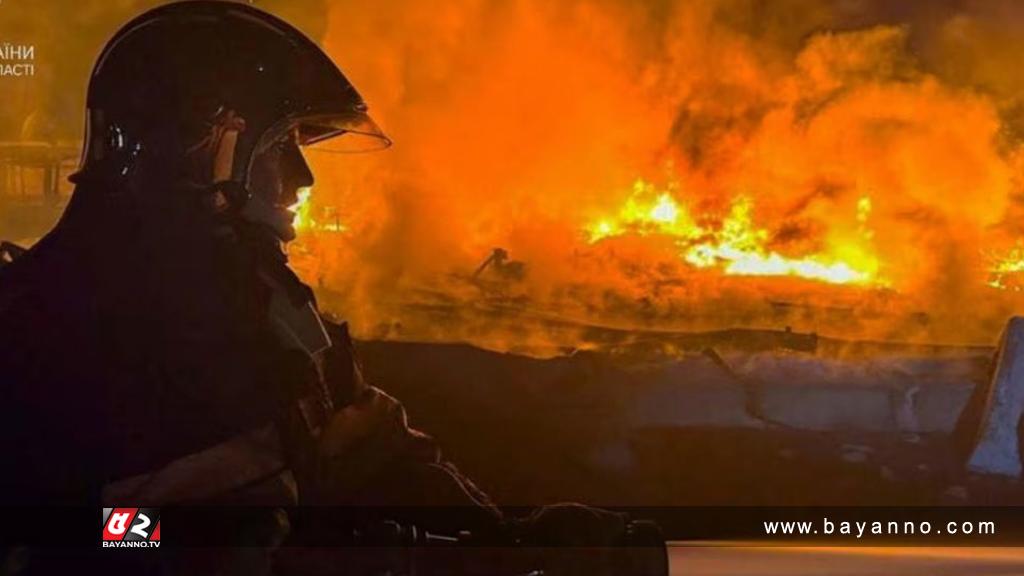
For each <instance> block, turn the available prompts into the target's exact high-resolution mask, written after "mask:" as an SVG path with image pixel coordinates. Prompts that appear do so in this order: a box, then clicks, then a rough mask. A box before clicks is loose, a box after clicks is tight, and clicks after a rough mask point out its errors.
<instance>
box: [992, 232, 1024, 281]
mask: <svg viewBox="0 0 1024 576" xmlns="http://www.w3.org/2000/svg"><path fill="white" fill-rule="evenodd" d="M991 259H992V266H991V267H990V268H989V270H988V272H989V280H988V285H989V286H991V287H993V288H998V289H1000V290H1013V291H1015V292H1021V291H1024V282H1022V278H1024V245H1021V244H1018V245H1017V247H1016V248H1014V249H1013V250H1010V251H1009V252H1008V253H1007V254H1005V255H1004V256H1002V257H992V258H991Z"/></svg>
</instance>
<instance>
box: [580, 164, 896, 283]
mask: <svg viewBox="0 0 1024 576" xmlns="http://www.w3.org/2000/svg"><path fill="white" fill-rule="evenodd" d="M677 188H678V186H675V185H673V186H670V187H669V189H668V190H665V191H658V190H656V188H655V187H654V186H653V185H652V184H650V183H647V182H645V181H643V180H637V182H636V183H635V184H634V186H633V193H632V195H631V196H630V197H629V199H628V200H627V201H626V203H625V205H624V206H623V207H622V209H621V210H620V211H619V213H618V214H617V215H615V216H613V217H609V218H603V219H599V220H597V221H596V222H594V223H592V224H590V225H588V226H587V227H586V231H587V234H588V240H589V242H590V243H591V244H594V243H597V242H599V241H601V240H603V239H605V238H611V237H616V236H622V235H625V234H635V235H640V236H646V235H650V234H660V235H665V236H668V237H671V238H672V239H673V240H675V242H676V244H677V246H678V247H679V250H680V256H681V257H682V259H683V260H685V261H686V262H687V263H689V264H690V265H692V266H694V267H696V268H719V269H721V270H722V271H723V272H724V273H725V274H730V275H736V276H797V277H800V278H805V279H809V280H817V281H821V282H828V283H831V284H859V285H874V286H885V285H887V281H886V280H885V279H884V278H882V277H881V276H879V273H878V269H879V261H878V258H877V257H876V256H875V255H874V253H873V251H872V250H871V247H870V245H869V244H870V239H871V236H872V232H871V230H870V229H868V228H867V218H868V216H869V214H870V212H871V199H870V198H869V197H867V196H864V197H862V198H861V199H860V200H859V201H858V203H857V214H856V221H857V223H858V230H859V234H860V238H858V239H855V240H853V241H849V242H837V243H835V245H833V246H831V247H830V250H828V251H826V252H823V253H818V254H808V255H803V256H799V257H791V256H784V255H782V254H780V253H779V252H777V251H774V250H771V249H770V248H769V247H768V246H769V242H770V239H771V234H770V233H769V231H768V230H766V229H764V228H760V227H758V226H757V225H756V224H755V223H754V218H753V211H754V204H753V201H752V200H751V199H750V198H748V197H746V196H737V197H735V198H734V199H733V201H732V205H731V207H730V209H729V213H728V214H727V215H725V217H723V218H720V219H714V218H710V219H708V220H709V222H708V224H705V225H699V224H697V221H696V219H694V218H693V216H691V215H690V212H689V211H688V210H687V208H686V207H685V206H683V205H681V204H679V202H678V201H677V200H676V198H675V195H674V194H675V192H676V189H677Z"/></svg>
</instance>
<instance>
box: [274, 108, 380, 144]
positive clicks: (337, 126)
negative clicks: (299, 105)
mask: <svg viewBox="0 0 1024 576" xmlns="http://www.w3.org/2000/svg"><path fill="white" fill-rule="evenodd" d="M291 134H296V136H297V139H298V144H299V145H300V146H302V147H303V148H305V149H306V150H311V151H317V152H333V153H340V154H353V153H359V152H373V151H376V150H383V149H385V148H387V147H389V146H391V139H390V138H388V137H387V135H385V134H384V131H383V130H381V129H380V126H377V123H376V122H374V121H373V119H372V118H370V117H369V116H368V115H366V114H365V113H362V112H352V113H347V114H323V115H311V116H302V117H297V118H286V119H285V120H282V121H281V122H278V123H277V124H275V125H274V126H273V127H271V128H270V129H269V130H267V131H266V132H265V133H264V134H263V136H262V137H261V138H260V140H259V143H258V144H257V146H256V150H255V153H256V154H259V153H261V152H263V151H265V150H266V149H267V148H269V147H270V146H273V145H274V144H275V143H277V142H280V141H281V140H283V139H286V138H288V137H289V136H290V135H291Z"/></svg>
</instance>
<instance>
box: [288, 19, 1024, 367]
mask: <svg viewBox="0 0 1024 576" xmlns="http://www.w3.org/2000/svg"><path fill="white" fill-rule="evenodd" d="M938 4H941V6H939V7H937V6H936V3H926V2H922V3H912V5H911V4H908V5H907V6H906V7H905V8H900V9H899V10H897V9H895V8H894V7H893V5H892V4H891V3H888V2H883V1H881V0H877V1H875V0H868V1H865V2H838V1H832V0H779V2H772V3H764V2H758V1H754V0H708V1H706V2H686V1H682V0H679V1H672V0H668V1H664V2H662V1H659V2H626V1H624V0H622V1H616V0H571V1H569V2H557V3H554V2H544V1H542V0H523V1H521V2H511V3H502V2H488V1H486V0H455V1H453V2H446V3H445V4H444V6H443V7H438V6H437V5H435V4H431V3H409V2H400V1H398V0H389V1H383V2H379V3H374V4H373V5H372V6H361V5H360V6H357V5H356V4H355V3H353V2H346V1H339V2H337V3H335V2H332V3H331V11H330V17H329V18H328V19H327V21H326V24H325V25H326V29H327V32H326V35H325V38H324V45H325V47H326V48H327V49H328V51H329V52H331V54H332V55H333V56H334V57H335V59H336V60H337V61H338V62H339V64H340V65H341V66H342V67H343V68H344V69H345V70H346V72H347V74H348V76H349V77H350V78H351V79H352V80H353V82H354V83H355V84H356V85H357V86H358V87H359V90H360V92H361V93H362V94H363V96H364V97H365V98H366V100H367V102H368V103H369V105H370V109H371V113H372V114H374V116H375V117H376V118H377V119H378V120H379V122H380V123H381V124H382V125H383V126H384V128H385V130H386V131H387V132H388V133H389V135H390V136H392V137H393V139H394V141H395V146H394V147H393V148H392V149H390V150H388V151H387V152H383V153H376V154H373V155H356V156H345V157H341V156H335V155H328V154H321V155H314V154H310V155H309V158H310V160H311V162H312V164H313V167H314V172H315V174H316V176H317V184H316V189H315V192H313V193H312V196H311V197H309V198H307V199H306V200H305V204H303V205H302V206H300V207H299V209H298V210H297V216H296V218H297V221H296V223H297V228H298V229H299V230H300V244H304V245H305V246H304V247H303V246H300V247H298V248H297V250H305V253H306V254H308V255H310V258H309V261H310V262H311V263H315V266H312V267H311V269H315V272H311V273H310V276H313V277H315V283H316V284H317V286H318V287H319V288H320V289H321V292H322V295H321V303H322V305H323V306H324V307H325V308H327V309H329V310H331V311H334V312H336V313H338V314H339V315H342V316H344V317H346V318H349V319H350V320H352V323H353V327H354V329H355V330H356V332H357V333H359V334H360V335H363V336H385V337H402V338H414V339H422V338H426V339H437V340H468V341H471V342H474V343H477V344H482V345H485V346H491V347H495V348H505V349H510V348H515V347H516V346H519V345H520V344H523V343H536V342H538V341H540V342H542V343H549V344H557V345H567V346H578V345H581V344H585V343H586V342H587V341H588V338H593V337H595V336H592V334H591V333H590V332H588V330H589V329H590V328H589V327H594V326H601V327H608V326H613V327H615V329H619V330H624V331H626V332H628V331H630V330H637V329H643V330H692V329H711V328H729V327H758V328H761V327H769V328H784V327H786V326H792V327H793V328H794V329H797V330H807V331H817V332H819V333H823V334H828V335H834V336H837V337H842V338H868V339H894V340H904V341H908V340H909V341H917V342H941V343H988V342H990V341H991V340H992V339H993V338H994V335H995V334H996V333H997V332H998V330H999V327H1000V326H1001V325H1002V323H1003V322H1005V319H1006V317H1007V316H1008V315H1010V314H1013V313H1017V312H1019V311H1021V309H1022V308H1024V302H1022V301H1021V297H1022V294H1024V292H1022V291H1021V290H1020V288H1021V287H1024V248H1021V246H1024V244H1019V242H1022V241H1024V201H1022V200H1021V199H1022V198H1024V138H1022V137H1021V135H1024V113H1022V112H1021V111H1022V110H1024V106H1022V105H1021V98H1020V94H1024V76H1022V75H1020V74H1019V73H1018V71H1017V68H1019V66H1018V63H1017V61H1016V58H1015V57H1014V56H1013V55H1016V54H1020V53H1021V52H1022V51H1024V45H1020V44H1021V43H1020V40H1019V34H1018V33H1017V24H1019V23H1020V22H1024V9H1022V8H1021V7H1020V4H1019V3H1012V2H1006V1H1003V0H993V1H992V2H971V1H968V2H962V3H948V2H943V3H938ZM356 13H358V14H360V16H359V17H358V18H352V17H351V15H352V14H356ZM332 207H334V208H332ZM342 228H343V229H344V233H341V234H338V233H333V232H331V230H332V229H342ZM559 322H562V323H566V322H568V323H571V324H573V325H574V326H580V329H579V330H578V332H577V333H575V334H573V335H570V336H564V335H556V334H554V332H553V329H552V328H551V326H553V325H555V324H557V323H559Z"/></svg>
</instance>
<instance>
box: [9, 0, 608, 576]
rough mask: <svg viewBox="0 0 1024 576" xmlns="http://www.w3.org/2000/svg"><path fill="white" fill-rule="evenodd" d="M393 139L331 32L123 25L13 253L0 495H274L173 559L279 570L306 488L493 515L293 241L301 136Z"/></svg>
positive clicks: (309, 139) (223, 19) (303, 183)
mask: <svg viewBox="0 0 1024 576" xmlns="http://www.w3.org/2000/svg"><path fill="white" fill-rule="evenodd" d="M388 145H390V141H389V140H388V138H387V136H385V135H384V133H383V132H382V131H381V129H380V128H379V127H378V126H377V125H376V124H375V123H374V121H373V120H372V119H371V118H370V116H369V115H368V114H367V107H366V104H365V103H364V102H363V100H362V98H361V97H360V95H359V94H358V92H356V90H355V88H354V87H353V86H352V84H351V83H349V81H348V80H347V79H346V78H345V76H344V75H343V74H342V73H341V71H340V70H339V69H338V68H337V67H336V66H335V65H334V63H333V62H331V60H330V59H329V58H328V57H327V56H326V55H325V54H324V53H323V51H321V50H320V49H319V48H318V47H317V46H316V45H315V44H314V43H313V42H311V41H310V40H309V39H308V38H306V37H305V36H304V35H303V34H302V33H300V32H299V31H298V30H296V29H295V28H293V27H292V26H290V25H288V24H287V23H285V22H283V21H281V20H279V19H277V18H275V17H273V16H271V15H269V14H266V13H264V12H262V11H260V10H258V9H256V8H253V7H251V6H248V5H245V4H239V3H231V2H217V1H205V0H197V1H187V2H177V3H173V4H168V5H165V6H162V7H159V8H156V9H154V10H151V11H149V12H146V13H145V14H143V15H141V16H139V17H137V18H136V19H134V20H133V21H131V22H130V23H128V24H127V25H126V26H124V27H123V28H122V29H121V30H120V31H119V32H118V33H117V34H116V35H115V36H114V37H113V38H112V39H111V40H110V42H109V43H108V44H107V45H106V47H105V48H104V50H103V51H102V53H101V54H100V56H99V58H98V60H97V63H96V65H95V68H94V70H93V73H92V76H91V79H90V83H89V89H88V97H87V116H86V135H85V143H84V146H83V154H82V160H81V166H80V169H79V171H78V172H77V173H76V174H75V175H73V176H72V182H73V183H74V184H75V190H74V193H73V195H72V197H71V200H70V202H69V204H68V206H67V208H66V210H65V212H64V214H63V216H62V217H61V219H60V220H59V222H58V223H57V225H56V226H55V227H54V229H53V230H52V231H50V233H48V234H47V235H46V236H45V237H44V238H42V239H41V240H40V241H39V242H38V243H37V244H36V245H35V246H33V247H32V248H31V249H30V250H28V252H27V253H25V254H23V255H20V256H18V257H17V258H16V259H14V261H13V262H11V263H9V264H6V265H5V266H3V267H2V268H0V378H2V387H0V406H2V407H3V410H4V414H3V418H0V426H2V427H3V429H2V430H0V450H2V453H3V455H4V458H5V473H4V474H3V475H0V500H2V501H3V503H6V504H10V503H14V502H17V503H21V504H24V503H45V504H77V505H82V504H89V505H93V506H96V507H97V508H98V507H104V506H106V507H110V506H118V505H121V506H124V505H130V506H157V507H159V506H168V505H175V504H225V503H231V504H235V503H242V504H257V505H260V506H261V507H264V508H266V507H268V506H270V507H271V508H269V509H268V510H269V511H268V514H267V516H266V517H264V518H261V519H260V520H259V521H253V522H247V523H246V524H245V526H244V527H243V529H242V532H243V534H240V535H239V537H240V538H242V539H243V540H245V543H246V544H249V547H247V548H240V549H238V550H239V551H238V552H237V553H236V554H230V555H227V556H225V557H217V559H216V560H215V563H218V562H219V563H220V564H217V565H216V566H215V567H212V568H211V567H210V566H201V567H196V566H185V567H181V568H180V571H181V572H182V573H239V574H243V573H244V574H258V573H260V572H266V571H268V570H269V562H266V561H265V560H267V559H266V558H265V557H264V556H262V554H263V551H265V550H267V549H271V548H273V546H274V545H276V544H278V543H280V541H281V539H283V538H284V537H286V536H287V534H288V523H287V521H286V520H284V519H282V517H281V514H279V513H278V512H279V511H280V510H283V509H284V507H288V506H293V505H295V504H344V505H360V506H367V505H381V506H395V505H401V506H412V507H417V506H420V507H422V506H427V505H430V506H436V505H449V506H458V507H459V509H460V510H463V511H465V510H469V511H471V513H470V515H472V516H474V517H475V520H474V522H475V523H477V524H478V525H479V524H486V523H491V524H494V525H497V524H499V523H500V522H501V521H502V518H501V514H500V513H499V512H498V510H497V508H496V507H495V506H494V505H493V504H492V503H491V501H490V500H489V499H488V497H487V496H486V495H485V494H484V493H483V492H481V491H480V490H479V489H477V488H476V487H475V486H474V485H473V483H472V482H471V481H469V480H468V479H467V478H466V477H464V476H463V475H462V474H460V473H459V471H458V470H457V469H456V468H455V467H454V466H453V465H452V464H450V463H449V462H447V461H445V460H444V459H443V458H442V456H441V454H440V451H439V450H438V448H437V446H436V444H435V443H434V442H433V440H432V439H431V438H430V437H429V436H427V435H425V434H423V433H420V432H418V431H416V430H413V429H411V428H410V427H409V426H408V423H407V419H406V415H405V411H404V409H403V408H402V406H401V404H400V403H399V402H398V401H397V400H395V399H394V398H391V397H390V396H388V395H387V394H385V393H384V392H383V391H381V390H379V389H377V388H374V387H373V386H370V385H369V384H367V383H366V382H365V381H364V380H363V378H362V375H361V373H360V370H359V366H358V364H357V362H356V360H355V357H354V354H353V350H352V343H351V341H350V339H349V336H348V332H347V329H346V327H345V325H344V324H336V323H333V322H329V321H327V320H325V319H324V318H323V317H322V316H321V314H320V313H319V311H318V309H317V305H316V300H315V298H314V295H313V292H312V290H311V289H310V288H309V287H308V286H306V285H305V284H304V283H303V282H302V281H301V280H300V279H299V278H298V277H297V276H296V275H295V274H294V273H293V272H292V270H291V269H290V268H289V267H288V262H287V258H286V254H285V252H284V250H283V244H284V243H286V242H288V241H290V240H292V239H293V238H294V236H295V231H294V230H293V229H292V226H291V222H292V218H293V214H292V213H291V212H289V211H288V209H287V207H288V206H290V205H292V204H294V203H295V202H296V199H297V191H298V190H299V189H300V188H303V187H308V186H311V185H312V184H313V176H312V173H311V171H310V169H309V167H308V166H307V165H306V163H305V161H304V158H303V154H302V151H301V148H302V147H308V146H317V147H324V148H327V149H338V150H349V151H351V150H372V149H380V148H386V147H387V146H388ZM273 507H278V508H273ZM261 509H263V508H261ZM569 510H570V511H569V513H568V514H558V513H557V512H551V513H549V514H547V515H546V516H545V518H548V519H551V518H557V517H573V515H578V514H579V512H578V510H582V508H580V509H576V508H570V509H569ZM587 514H588V515H590V516H594V515H595V514H597V512H596V511H592V513H590V512H588V513H587ZM600 516H601V518H602V520H601V521H600V522H599V524H602V525H608V526H609V527H610V528H609V530H608V532H609V533H612V532H621V531H622V530H623V529H624V528H623V527H624V526H625V525H624V520H623V519H622V518H621V517H619V516H617V515H612V514H604V515H600ZM595 517H596V516H595ZM465 520H466V516H462V517H461V518H460V521H465ZM541 524H543V523H541ZM547 524H548V525H551V523H550V522H548V523H547ZM253 544H256V545H257V546H252V545H253ZM247 550H248V551H251V552H252V554H248V552H246V551H247ZM247 554H248V555H247ZM253 555H255V556H253ZM193 559H194V558H193ZM40 570H43V571H44V572H45V570H46V569H45V568H42V569H40Z"/></svg>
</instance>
